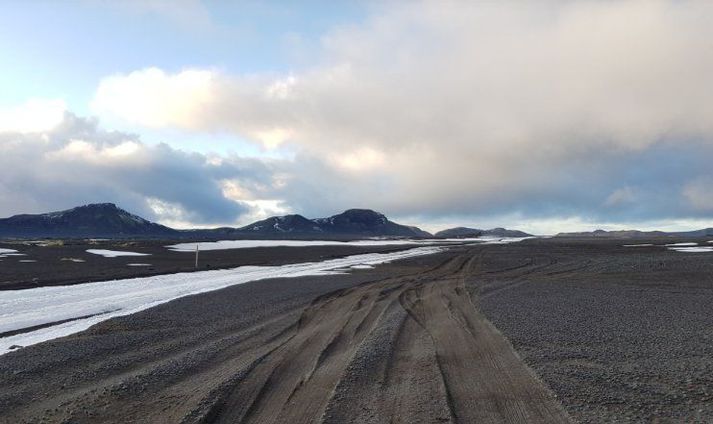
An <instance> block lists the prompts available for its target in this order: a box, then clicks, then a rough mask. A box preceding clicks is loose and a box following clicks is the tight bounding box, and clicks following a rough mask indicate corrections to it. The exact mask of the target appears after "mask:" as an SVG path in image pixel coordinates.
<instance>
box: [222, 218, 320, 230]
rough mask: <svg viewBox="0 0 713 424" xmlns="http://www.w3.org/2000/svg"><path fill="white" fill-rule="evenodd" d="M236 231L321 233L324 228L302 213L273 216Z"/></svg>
mask: <svg viewBox="0 0 713 424" xmlns="http://www.w3.org/2000/svg"><path fill="white" fill-rule="evenodd" d="M236 232H247V233H253V234H284V233H299V234H304V233H321V232H323V231H322V229H321V228H320V227H319V225H317V223H316V222H314V221H313V220H311V219H307V218H305V217H304V216H302V215H284V216H273V217H270V218H267V219H263V220H262V221H257V222H253V223H252V224H250V225H246V226H245V227H242V228H238V229H237V230H236Z"/></svg>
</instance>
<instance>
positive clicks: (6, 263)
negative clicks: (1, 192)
mask: <svg viewBox="0 0 713 424" xmlns="http://www.w3.org/2000/svg"><path fill="white" fill-rule="evenodd" d="M179 242H185V240H178V241H177V240H99V241H88V240H65V241H61V240H51V241H45V242H39V243H28V242H19V241H18V242H14V243H10V242H0V248H5V249H13V250H17V251H18V253H21V254H23V256H7V257H0V290H17V289H26V288H32V287H42V286H52V285H68V284H77V283H85V282H88V281H106V280H115V279H120V278H131V277H145V276H149V275H158V274H171V273H176V272H191V271H196V270H199V271H203V270H207V269H226V268H234V267H238V266H242V265H284V264H288V263H298V262H309V261H321V260H325V259H330V258H335V257H341V256H346V255H357V254H360V253H370V252H393V251H395V250H402V249H404V248H408V246H368V247H362V246H309V247H263V248H249V249H226V250H210V251H201V252H200V258H199V266H198V268H197V269H196V268H195V256H194V254H193V253H192V252H174V251H171V250H169V249H167V248H166V246H167V245H171V244H175V243H179ZM87 249H107V250H117V251H130V252H136V253H144V254H148V255H149V256H124V257H116V258H105V257H103V256H99V255H95V254H91V253H87ZM28 260H29V261H33V262H24V261H28ZM131 263H147V264H149V265H150V266H140V267H136V266H129V265H128V264H131Z"/></svg>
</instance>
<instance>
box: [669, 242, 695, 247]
mask: <svg viewBox="0 0 713 424" xmlns="http://www.w3.org/2000/svg"><path fill="white" fill-rule="evenodd" d="M664 246H667V247H669V246H698V243H692V242H689V243H670V244H665V245H664Z"/></svg>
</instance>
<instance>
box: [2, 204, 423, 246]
mask: <svg viewBox="0 0 713 424" xmlns="http://www.w3.org/2000/svg"><path fill="white" fill-rule="evenodd" d="M382 236H383V237H431V234H429V233H427V232H425V231H422V230H420V229H419V228H417V227H409V226H406V225H401V224H397V223H395V222H392V221H390V220H389V219H388V218H386V216H384V215H383V214H380V213H378V212H375V211H372V210H369V209H349V210H347V211H345V212H343V213H340V214H337V215H334V216H330V217H328V218H317V219H308V218H305V217H304V216H302V215H285V216H274V217H270V218H267V219H264V220H261V221H258V222H254V223H252V224H250V225H247V226H245V227H242V228H230V227H222V228H215V229H195V230H175V229H173V228H169V227H166V226H163V225H160V224H156V223H154V222H151V221H148V220H146V219H144V218H141V217H139V216H136V215H133V214H131V213H129V212H127V211H125V210H123V209H121V208H119V207H117V206H116V205H115V204H113V203H97V204H90V205H85V206H79V207H76V208H73V209H69V210H65V211H59V212H50V213H44V214H36V215H15V216H12V217H10V218H4V219H0V237H2V238H45V237H54V238H127V237H149V238H194V239H218V238H224V239H230V238H237V239H240V238H257V239H260V238H342V237H352V238H361V237H382Z"/></svg>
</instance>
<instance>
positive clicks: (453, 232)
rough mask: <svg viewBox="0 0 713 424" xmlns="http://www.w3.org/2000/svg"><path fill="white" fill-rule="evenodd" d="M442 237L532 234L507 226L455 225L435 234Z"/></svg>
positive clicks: (521, 235) (526, 235)
mask: <svg viewBox="0 0 713 424" xmlns="http://www.w3.org/2000/svg"><path fill="white" fill-rule="evenodd" d="M434 235H435V236H436V237H440V238H466V237H481V236H483V237H530V236H531V234H528V233H525V232H523V231H518V230H508V229H505V228H500V227H498V228H492V229H490V230H480V229H477V228H468V227H455V228H449V229H447V230H443V231H439V232H437V233H436V234H434Z"/></svg>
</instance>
